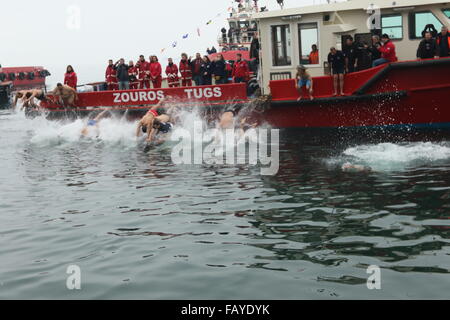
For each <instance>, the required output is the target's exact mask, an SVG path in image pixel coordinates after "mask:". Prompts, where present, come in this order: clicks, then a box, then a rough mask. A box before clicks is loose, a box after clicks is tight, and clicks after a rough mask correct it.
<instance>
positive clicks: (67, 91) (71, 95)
mask: <svg viewBox="0 0 450 320" xmlns="http://www.w3.org/2000/svg"><path fill="white" fill-rule="evenodd" d="M49 94H50V95H52V96H53V102H54V103H57V104H59V105H61V106H63V107H64V108H66V107H69V108H74V107H75V101H77V100H78V93H77V90H75V89H74V88H72V87H69V86H66V85H64V84H61V83H58V85H57V86H56V88H55V89H54V90H53V91H51V92H49Z"/></svg>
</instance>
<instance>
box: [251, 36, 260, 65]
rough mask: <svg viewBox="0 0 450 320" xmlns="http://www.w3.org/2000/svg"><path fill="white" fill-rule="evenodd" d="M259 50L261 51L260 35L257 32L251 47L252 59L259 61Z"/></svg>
mask: <svg viewBox="0 0 450 320" xmlns="http://www.w3.org/2000/svg"><path fill="white" fill-rule="evenodd" d="M259 49H260V45H259V35H258V33H257V32H255V35H254V36H253V40H252V43H251V45H250V59H256V60H259Z"/></svg>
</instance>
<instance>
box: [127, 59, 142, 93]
mask: <svg viewBox="0 0 450 320" xmlns="http://www.w3.org/2000/svg"><path fill="white" fill-rule="evenodd" d="M128 76H129V77H130V89H132V90H136V89H139V80H138V69H137V67H136V66H135V65H134V62H133V61H132V60H131V61H130V62H129V63H128Z"/></svg>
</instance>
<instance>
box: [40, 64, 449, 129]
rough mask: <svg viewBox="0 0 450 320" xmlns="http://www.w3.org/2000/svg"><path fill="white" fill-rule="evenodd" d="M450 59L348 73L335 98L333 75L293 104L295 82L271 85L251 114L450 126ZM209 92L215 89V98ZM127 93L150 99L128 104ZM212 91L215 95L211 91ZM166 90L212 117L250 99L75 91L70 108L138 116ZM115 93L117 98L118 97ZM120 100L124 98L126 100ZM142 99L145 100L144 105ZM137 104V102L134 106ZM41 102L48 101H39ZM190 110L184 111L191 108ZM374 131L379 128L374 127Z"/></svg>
mask: <svg viewBox="0 0 450 320" xmlns="http://www.w3.org/2000/svg"><path fill="white" fill-rule="evenodd" d="M448 74H450V59H440V60H428V61H413V62H402V63H395V64H390V65H385V66H380V67H378V68H373V69H369V70H366V71H362V72H357V73H354V74H350V75H346V87H345V92H346V95H345V96H343V97H333V96H332V79H331V77H319V78H314V81H313V82H314V93H315V94H314V96H315V99H314V100H312V101H311V100H309V97H308V94H307V93H306V92H304V97H305V98H304V99H303V100H301V101H297V98H298V97H299V93H298V92H297V90H296V89H295V80H293V79H291V80H280V81H272V82H271V92H272V97H271V100H270V103H269V104H266V105H265V107H264V108H262V109H261V108H258V109H257V112H253V113H252V114H251V115H250V118H253V119H257V120H258V121H259V122H260V123H267V124H269V125H270V126H272V127H273V128H280V129H282V128H303V129H312V128H315V129H339V130H341V131H345V130H343V129H347V131H349V130H348V129H361V128H362V129H365V130H368V131H375V129H381V130H382V131H386V130H394V131H404V132H413V131H420V130H428V131H430V132H431V133H433V132H436V133H438V132H441V131H449V130H450V104H449V102H448V99H449V97H450V77H448ZM214 92H216V93H218V92H220V94H217V95H216V96H214V94H213V93H214ZM131 94H135V95H138V96H141V95H142V97H148V98H149V99H150V97H153V98H152V99H150V100H148V101H141V100H140V101H138V102H136V101H132V100H136V99H132V97H131ZM211 94H213V95H212V96H211ZM168 95H171V96H173V97H175V98H178V102H179V106H181V107H183V108H187V109H189V108H190V109H192V110H193V109H194V107H195V108H196V109H197V110H198V109H200V110H202V112H201V113H202V114H203V115H205V116H206V117H209V118H211V119H214V118H215V119H217V116H218V115H219V114H220V112H222V111H223V110H224V108H226V107H227V106H229V105H231V104H236V103H239V104H249V103H250V100H249V99H248V98H247V96H246V88H245V85H243V84H231V85H221V86H208V87H193V88H175V89H158V90H137V91H122V92H120V91H117V92H113V91H105V92H92V93H85V94H80V102H79V103H80V106H79V107H78V108H76V109H73V110H69V111H70V113H72V114H76V115H77V116H78V115H86V114H89V113H91V112H92V111H95V110H103V109H105V107H104V106H111V107H109V109H111V110H116V111H117V112H121V113H124V112H127V114H128V115H129V116H130V117H131V118H136V117H140V116H142V115H143V114H145V112H147V111H148V109H149V108H150V106H151V105H154V104H156V103H157V102H158V101H159V99H160V98H162V97H164V96H168ZM118 97H120V98H118ZM124 97H125V99H124ZM144 103H145V104H144ZM136 104H139V105H136ZM44 106H45V104H44ZM45 107H46V109H47V110H50V111H51V114H53V115H57V114H59V115H63V114H64V113H65V114H67V112H68V110H65V109H62V108H61V107H60V106H57V105H46V106H45ZM190 109H189V110H190ZM377 131H379V130H377Z"/></svg>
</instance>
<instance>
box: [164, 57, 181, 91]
mask: <svg viewBox="0 0 450 320" xmlns="http://www.w3.org/2000/svg"><path fill="white" fill-rule="evenodd" d="M166 75H167V83H168V84H169V88H177V87H179V86H180V79H179V78H178V67H177V65H176V64H175V63H173V59H172V58H169V64H168V65H167V67H166Z"/></svg>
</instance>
